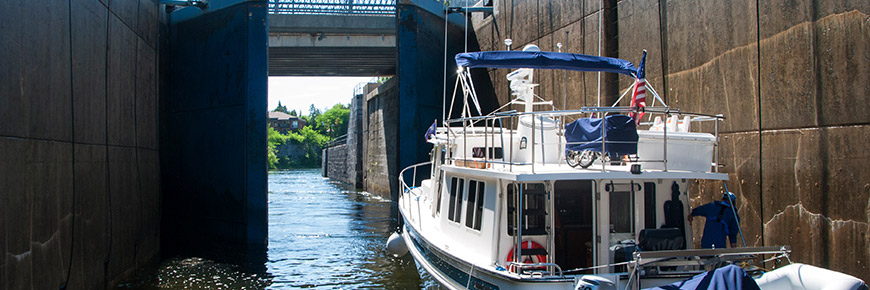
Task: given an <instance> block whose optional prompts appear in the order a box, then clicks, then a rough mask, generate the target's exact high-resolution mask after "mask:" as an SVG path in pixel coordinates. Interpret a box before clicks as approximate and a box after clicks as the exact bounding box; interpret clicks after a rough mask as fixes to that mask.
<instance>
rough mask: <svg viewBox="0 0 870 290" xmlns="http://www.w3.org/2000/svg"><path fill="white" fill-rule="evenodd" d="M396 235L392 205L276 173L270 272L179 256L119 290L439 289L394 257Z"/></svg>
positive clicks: (303, 175)
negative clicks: (391, 243) (390, 242)
mask: <svg viewBox="0 0 870 290" xmlns="http://www.w3.org/2000/svg"><path fill="white" fill-rule="evenodd" d="M394 228H395V221H393V222H391V219H390V201H389V200H387V199H384V198H381V197H379V196H377V195H374V194H369V193H366V192H358V191H356V190H353V189H351V188H347V187H345V186H343V185H341V184H339V183H336V182H332V181H329V180H328V179H326V178H323V177H321V175H320V170H319V169H304V170H290V171H277V172H270V173H269V247H268V252H267V261H266V263H265V265H255V267H252V268H254V270H251V269H249V268H247V267H241V266H238V265H233V264H224V263H217V262H214V261H211V260H207V259H203V258H198V257H175V258H172V259H168V260H166V261H163V262H161V263H160V265H158V266H157V267H156V269H155V270H151V271H148V272H149V273H147V274H145V275H140V276H144V277H140V278H137V280H136V281H134V282H131V283H124V284H120V285H119V287H120V288H138V289H264V288H268V289H283V288H316V289H360V288H374V289H421V288H423V289H433V288H439V287H438V286H437V283H436V282H435V281H434V280H433V279H432V278H431V277H430V276H428V275H427V274H426V273H425V271H419V270H418V268H417V266H416V265H415V263H414V261H413V259H412V258H411V257H410V256H405V257H402V258H394V257H392V256H391V255H390V254H389V253H388V252H387V251H386V250H385V248H384V244H385V243H386V240H387V238H388V237H389V235H390V234H391V233H392V232H393V231H394ZM263 266H265V273H263V271H262V269H263ZM257 268H259V269H257ZM421 272H423V273H421ZM421 276H422V278H421Z"/></svg>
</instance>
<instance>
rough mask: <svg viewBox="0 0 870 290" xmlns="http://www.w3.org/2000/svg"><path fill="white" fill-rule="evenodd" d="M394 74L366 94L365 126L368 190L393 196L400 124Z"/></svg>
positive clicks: (365, 183)
mask: <svg viewBox="0 0 870 290" xmlns="http://www.w3.org/2000/svg"><path fill="white" fill-rule="evenodd" d="M396 81H397V80H396V78H392V79H390V80H389V81H387V82H386V83H384V84H383V85H381V86H380V87H378V88H377V89H376V90H373V91H371V92H370V93H369V94H368V95H366V96H365V99H366V106H365V111H364V113H363V114H364V117H363V128H364V130H366V131H367V132H366V133H367V134H365V137H364V139H363V154H364V155H363V156H364V157H363V159H364V160H365V162H364V163H363V165H362V170H363V177H362V179H363V185H364V189H365V190H366V191H368V192H372V193H376V194H379V195H381V196H389V194H390V192H391V190H392V189H394V188H398V179H397V178H398V174H399V169H398V165H397V164H396V157H397V156H396V153H397V151H398V150H397V147H398V140H397V137H398V132H397V130H395V129H394V128H397V127H398V126H399V112H398V107H399V106H398V102H399V100H398V97H399V96H398V91H397V88H396Z"/></svg>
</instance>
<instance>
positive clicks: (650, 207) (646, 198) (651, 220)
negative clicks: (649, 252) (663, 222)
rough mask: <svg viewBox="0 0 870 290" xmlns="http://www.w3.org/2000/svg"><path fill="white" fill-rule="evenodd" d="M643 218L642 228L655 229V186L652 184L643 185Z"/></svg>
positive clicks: (645, 183)
mask: <svg viewBox="0 0 870 290" xmlns="http://www.w3.org/2000/svg"><path fill="white" fill-rule="evenodd" d="M643 216H644V218H643V220H644V222H643V226H644V228H647V229H654V228H656V184H655V183H654V182H644V184H643Z"/></svg>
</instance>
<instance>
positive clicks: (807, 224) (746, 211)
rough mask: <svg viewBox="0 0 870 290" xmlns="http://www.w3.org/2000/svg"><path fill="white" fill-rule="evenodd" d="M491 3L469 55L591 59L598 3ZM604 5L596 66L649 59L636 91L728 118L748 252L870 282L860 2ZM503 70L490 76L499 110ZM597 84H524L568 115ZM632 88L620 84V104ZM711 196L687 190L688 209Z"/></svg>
mask: <svg viewBox="0 0 870 290" xmlns="http://www.w3.org/2000/svg"><path fill="white" fill-rule="evenodd" d="M493 2H494V6H495V11H496V12H495V15H494V16H489V17H485V18H484V17H483V16H479V15H476V16H475V17H474V21H473V23H474V27H475V32H476V33H477V36H478V38H477V39H478V41H479V42H480V45H481V50H496V49H504V44H503V43H502V41H503V39H504V38H512V39H513V43H514V44H513V48H515V49H520V48H522V46H523V45H525V44H528V43H535V44H537V45H539V46H540V47H541V48H542V49H543V50H552V51H555V50H556V49H557V48H556V43H558V42H561V43H562V44H563V45H565V46H564V47H563V51H567V52H573V53H585V54H593V55H595V54H597V53H598V49H599V43H598V38H599V29H598V27H599V16H598V13H599V12H598V9H599V3H600V1H592V0H586V1H573V0H515V1H509V2H508V1H493ZM604 2H605V7H612V8H615V9H608V10H607V11H606V12H607V13H604V14H603V15H604V16H605V17H604V19H605V21H604V23H605V25H604V28H605V29H604V32H605V33H603V35H605V36H606V37H612V38H613V39H615V42H614V43H609V44H608V43H607V42H604V44H606V45H602V46H604V47H605V48H606V49H605V51H604V52H603V53H602V55H609V56H616V57H620V58H624V59H627V60H630V61H632V62H634V63H638V62H639V61H640V56H641V51H642V50H643V49H646V50H648V51H649V54H648V56H647V79H648V80H649V82H650V83H651V84H652V85H654V87H655V89H656V90H657V91H658V92H659V93H660V94H661V95H662V97H663V98H664V99H665V101H666V102H667V103H668V104H669V105H671V106H674V107H678V108H680V109H682V110H684V111H689V112H700V113H708V114H719V113H722V114H724V115H725V117H726V118H727V120H726V121H725V122H724V123H722V124H721V126H720V128H719V129H720V132H721V133H722V142H721V143H720V148H719V150H720V160H721V162H722V163H724V167H723V168H722V169H721V170H722V172H728V173H729V176H730V180H729V181H728V186H729V189H730V190H731V191H733V192H734V193H735V194H736V195H737V198H738V202H739V205H738V207H739V214H740V215H741V217H742V219H743V222H742V225H743V231H744V234H745V236H746V242H747V244H748V245H750V246H761V245H785V244H787V245H791V246H792V249H793V253H792V256H791V259H792V261H795V262H803V263H809V264H814V265H820V266H824V267H830V268H831V269H834V270H837V271H843V272H846V273H849V274H851V275H855V276H857V277H859V278H862V279H864V280H865V281H870V270H868V267H867V263H868V262H870V235H868V234H867V233H868V232H870V182H868V179H867V177H868V176H870V169H868V167H867V166H866V165H867V164H868V163H870V155H868V153H867V150H866V147H867V145H866V144H867V142H868V141H870V140H868V136H870V125H868V124H870V115H868V114H867V113H866V111H867V110H866V108H867V105H866V104H867V103H868V101H870V22H868V20H867V19H870V2H868V1H863V0H847V1H808V0H806V1H785V0H776V1H748V0H740V1H703V0H693V1H656V0H622V1H616V0H610V1H604ZM507 72H508V71H507V70H494V71H490V75H491V79H492V81H493V82H494V83H495V87H496V88H497V89H496V94H497V95H498V98H499V101H500V102H501V103H505V102H506V101H507V100H508V97H509V96H508V90H507V89H506V88H507V82H506V81H505V74H506V73H507ZM596 77H597V74H594V73H586V74H584V73H578V72H567V73H563V72H561V71H560V72H555V71H537V72H536V75H535V81H536V82H538V83H540V84H542V86H541V87H540V90H538V94H539V95H540V96H542V97H544V98H546V99H549V100H553V101H554V104H555V106H556V107H557V108H562V107H563V106H565V105H566V104H567V106H568V107H569V108H577V107H580V106H595V105H596V95H597V79H596ZM631 82H632V80H631V79H628V78H621V79H620V80H619V81H618V87H619V88H620V91H619V93H621V90H622V89H625V88H626V87H628V86H630V84H631ZM500 88H504V89H500ZM610 98H611V99H612V98H613V97H610ZM648 103H649V102H648ZM602 105H610V103H604V102H602ZM622 105H628V102H624V103H623V104H622ZM702 129H703V130H705V131H708V132H712V128H711V126H709V125H705V126H703V127H702ZM722 190H723V186H722V183H721V182H696V183H694V184H693V185H692V186H691V188H690V189H689V193H690V198H691V206H693V207H694V206H698V205H700V204H702V203H706V202H709V201H711V200H713V199H717V198H718V197H719V196H720V194H721V192H722ZM702 224H703V223H695V224H694V225H693V229H694V234H695V237H700V236H701V230H702V226H703V225H702ZM697 242H698V240H697V239H696V243H697ZM696 246H698V245H697V244H696Z"/></svg>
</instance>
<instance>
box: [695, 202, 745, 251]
mask: <svg viewBox="0 0 870 290" xmlns="http://www.w3.org/2000/svg"><path fill="white" fill-rule="evenodd" d="M735 214H736V211H734V210H732V209H731V205H730V204H728V203H726V202H721V201H714V202H711V203H708V204H705V205H702V206H699V207H696V208H695V209H693V210H692V213H691V215H693V216H703V217H705V218H707V222H706V223H705V224H704V236H703V237H702V238H701V247H703V248H713V247H715V248H717V249H722V248H727V247H728V244H727V243H726V241H725V237H726V236H727V237H728V238H729V239H731V242H732V243H737V233H738V232H739V229H738V223H740V215H737V216H736V218H735Z"/></svg>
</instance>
